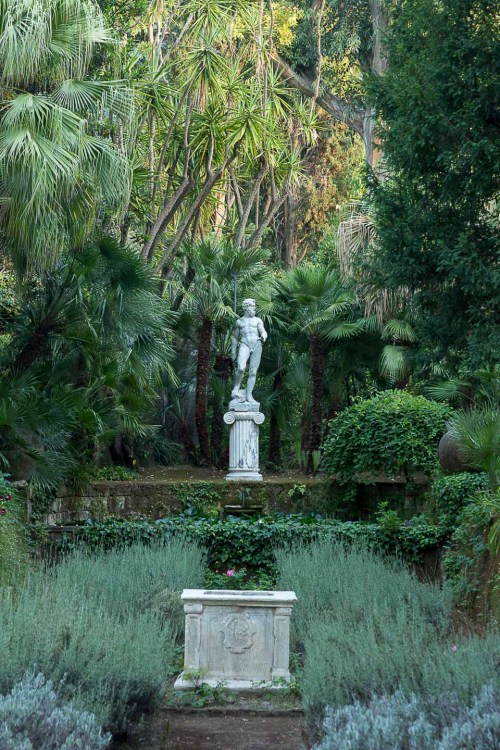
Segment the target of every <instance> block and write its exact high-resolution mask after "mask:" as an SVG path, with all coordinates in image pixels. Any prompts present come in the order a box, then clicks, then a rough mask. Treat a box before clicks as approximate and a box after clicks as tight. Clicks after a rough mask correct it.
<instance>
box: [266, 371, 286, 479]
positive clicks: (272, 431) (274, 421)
mask: <svg viewBox="0 0 500 750" xmlns="http://www.w3.org/2000/svg"><path fill="white" fill-rule="evenodd" d="M282 380H283V378H282V375H281V372H280V371H278V372H277V373H276V375H275V376H274V380H273V394H279V391H280V390H281V384H282ZM269 463H270V464H274V466H281V430H280V426H279V422H278V416H277V414H276V410H275V408H274V406H273V408H272V409H271V420H270V423H269Z"/></svg>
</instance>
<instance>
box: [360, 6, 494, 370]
mask: <svg viewBox="0 0 500 750" xmlns="http://www.w3.org/2000/svg"><path fill="white" fill-rule="evenodd" d="M498 31H499V29H498V15H497V14H496V12H495V3H494V2H492V0H451V1H450V2H439V1H438V2H436V0H422V1H421V2H403V3H400V4H399V10H398V12H397V13H396V14H395V16H394V20H393V23H392V25H391V30H390V33H389V35H388V55H389V57H390V61H391V64H390V68H389V70H388V71H387V74H386V75H385V76H383V77H380V78H377V79H375V80H373V83H372V94H373V95H374V97H375V99H376V104H377V109H378V112H379V115H380V126H379V132H380V135H381V140H382V148H383V151H384V157H385V165H386V170H385V177H386V179H383V180H380V181H379V182H377V183H376V185H375V186H374V190H373V199H374V207H375V221H376V225H377V232H378V237H379V247H378V252H377V255H376V268H377V270H378V274H379V278H380V279H381V280H382V279H383V284H384V285H385V286H387V285H388V284H387V280H389V286H390V287H391V288H393V289H397V288H400V289H403V290H407V291H406V293H407V294H408V295H411V300H410V306H411V307H412V308H414V309H415V311H416V313H417V314H416V320H415V323H416V329H417V332H418V335H419V337H420V339H421V342H422V344H423V345H424V347H425V348H426V349H427V351H428V352H430V353H431V355H432V357H434V358H436V359H439V358H440V357H442V356H449V357H450V359H451V360H452V361H453V360H454V361H455V363H457V360H458V359H459V358H460V357H464V356H466V357H467V359H468V360H469V361H471V362H473V363H475V365H476V366H478V365H479V366H481V365H482V364H483V363H485V362H495V361H498V355H499V351H500V350H499V343H500V342H499V338H498V326H497V325H496V323H497V320H496V307H497V303H498V289H499V285H500V280H499V275H498V262H497V261H498V253H499V249H500V248H499V245H498V236H499V235H498V206H497V205H496V204H495V200H496V198H497V196H498V189H499V184H500V173H499V168H498V165H499V164H500V138H499V128H500V119H499V115H498V112H499V100H498V95H499V91H500V88H499V73H500V62H499V61H500V48H499V34H498ZM402 293H403V294H404V292H402Z"/></svg>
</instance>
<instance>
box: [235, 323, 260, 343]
mask: <svg viewBox="0 0 500 750" xmlns="http://www.w3.org/2000/svg"><path fill="white" fill-rule="evenodd" d="M259 323H260V318H257V317H253V318H246V317H245V318H240V319H239V320H238V328H239V329H240V340H241V343H242V344H246V345H247V346H248V347H250V348H251V349H252V348H253V347H254V346H255V344H256V343H257V341H258V340H259V338H260V334H259Z"/></svg>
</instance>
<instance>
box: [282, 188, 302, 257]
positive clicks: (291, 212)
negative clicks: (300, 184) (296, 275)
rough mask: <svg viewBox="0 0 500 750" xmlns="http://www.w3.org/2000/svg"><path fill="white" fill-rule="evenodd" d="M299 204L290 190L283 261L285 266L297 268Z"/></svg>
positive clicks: (286, 212)
mask: <svg viewBox="0 0 500 750" xmlns="http://www.w3.org/2000/svg"><path fill="white" fill-rule="evenodd" d="M297 206H298V201H297V199H296V197H295V196H294V195H293V193H292V192H289V193H288V195H287V198H286V201H285V211H284V225H285V226H284V231H283V245H284V247H283V250H284V253H283V255H284V257H283V263H284V266H285V268H295V266H296V265H297V247H298V238H297Z"/></svg>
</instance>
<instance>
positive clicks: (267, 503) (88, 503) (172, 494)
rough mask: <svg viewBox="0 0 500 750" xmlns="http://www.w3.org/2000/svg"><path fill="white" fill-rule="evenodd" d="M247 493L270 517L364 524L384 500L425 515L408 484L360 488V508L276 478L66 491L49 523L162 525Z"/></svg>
mask: <svg viewBox="0 0 500 750" xmlns="http://www.w3.org/2000/svg"><path fill="white" fill-rule="evenodd" d="M381 479H382V480H383V481H381ZM246 488H248V490H249V495H248V497H247V498H246V499H245V503H246V504H248V505H262V506H263V512H265V513H274V512H277V511H281V512H283V513H312V512H315V513H322V514H323V515H327V516H335V517H337V518H339V519H340V520H349V519H351V520H353V519H356V518H360V519H363V518H368V517H369V515H370V513H372V512H373V511H374V510H375V509H376V506H377V504H378V502H380V500H381V499H389V500H390V501H391V505H393V506H395V507H399V509H400V510H401V511H402V512H403V513H405V514H407V515H412V514H413V513H415V512H420V511H421V509H422V500H421V490H420V491H419V492H417V493H416V494H415V495H414V499H413V500H412V501H411V502H410V505H408V498H406V500H404V499H403V495H404V493H403V489H404V482H401V481H400V480H398V479H388V478H377V479H376V480H375V481H374V483H373V484H370V485H364V484H360V485H359V486H358V499H357V500H356V502H355V503H353V502H352V501H346V500H345V499H344V495H343V491H342V488H340V487H339V486H338V484H337V483H336V482H335V480H334V479H331V478H318V479H316V478H306V477H304V478H303V479H302V478H301V479H299V480H297V479H295V478H294V479H287V478H273V479H266V480H265V481H264V482H258V483H256V482H246V483H245V482H237V483H236V482H226V481H225V480H224V479H220V480H219V479H217V480H212V481H198V480H192V479H190V480H185V481H177V482H172V481H158V480H155V481H148V480H145V479H137V480H134V481H96V482H92V483H91V484H89V485H88V486H87V487H85V488H82V489H80V490H79V491H76V490H71V491H69V490H67V489H62V490H61V491H60V492H59V493H58V495H57V497H56V499H55V500H54V502H53V505H52V507H51V508H50V511H49V513H48V516H47V523H48V524H51V525H53V524H70V523H74V522H75V521H83V520H87V519H90V518H92V519H95V520H100V521H101V520H104V519H106V518H109V517H110V516H117V517H120V518H133V517H134V516H145V517H147V518H151V519H157V518H162V517H164V516H168V515H171V514H172V513H179V512H181V511H184V510H188V509H189V508H193V509H197V510H203V511H205V512H206V511H207V510H212V511H214V512H216V510H217V508H222V507H223V506H224V505H227V504H240V502H241V496H239V494H238V493H239V492H240V491H241V490H245V489H246ZM421 489H422V485H421ZM410 506H411V507H410Z"/></svg>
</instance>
